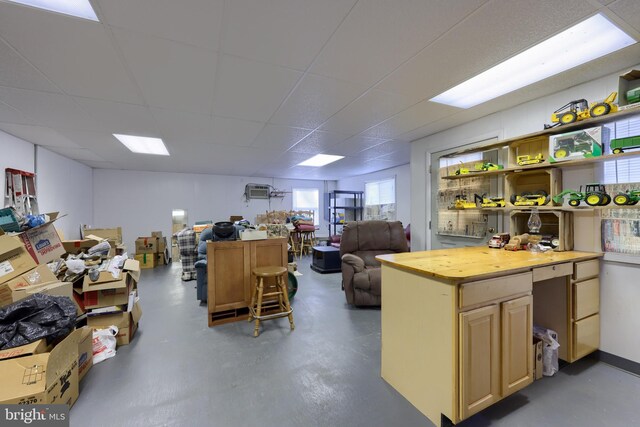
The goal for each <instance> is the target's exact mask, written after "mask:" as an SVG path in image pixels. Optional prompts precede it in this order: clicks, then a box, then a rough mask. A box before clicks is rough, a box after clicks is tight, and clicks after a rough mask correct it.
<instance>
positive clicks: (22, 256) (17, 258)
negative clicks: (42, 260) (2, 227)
mask: <svg viewBox="0 0 640 427" xmlns="http://www.w3.org/2000/svg"><path fill="white" fill-rule="evenodd" d="M36 266H37V264H36V262H35V261H34V260H33V258H32V257H31V255H29V253H28V252H27V250H26V248H25V247H24V244H23V243H22V242H21V241H20V240H19V239H18V238H16V237H13V236H6V235H5V236H0V283H4V282H8V281H9V280H11V279H13V278H15V277H18V276H20V275H21V274H24V273H26V272H27V271H29V270H31V269H33V268H35V267H36Z"/></svg>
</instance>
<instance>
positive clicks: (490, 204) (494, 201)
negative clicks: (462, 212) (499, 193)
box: [474, 193, 507, 208]
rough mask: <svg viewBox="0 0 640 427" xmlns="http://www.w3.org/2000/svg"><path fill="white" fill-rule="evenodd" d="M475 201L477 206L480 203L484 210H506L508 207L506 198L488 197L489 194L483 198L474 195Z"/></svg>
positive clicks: (485, 194)
mask: <svg viewBox="0 0 640 427" xmlns="http://www.w3.org/2000/svg"><path fill="white" fill-rule="evenodd" d="M474 200H475V202H476V204H478V203H480V207H482V208H504V207H505V206H506V205H507V204H506V203H505V201H504V197H487V193H484V194H483V195H482V196H478V195H477V194H474Z"/></svg>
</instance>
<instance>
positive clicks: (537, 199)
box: [509, 190, 550, 206]
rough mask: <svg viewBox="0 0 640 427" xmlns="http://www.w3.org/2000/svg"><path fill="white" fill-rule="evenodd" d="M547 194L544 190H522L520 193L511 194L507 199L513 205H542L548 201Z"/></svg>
mask: <svg viewBox="0 0 640 427" xmlns="http://www.w3.org/2000/svg"><path fill="white" fill-rule="evenodd" d="M549 200H550V198H549V195H548V194H547V192H546V191H544V190H539V191H536V192H535V193H529V192H524V193H522V194H521V195H517V194H512V195H511V198H510V199H509V201H510V202H511V204H512V205H514V206H543V205H546V204H547V203H549Z"/></svg>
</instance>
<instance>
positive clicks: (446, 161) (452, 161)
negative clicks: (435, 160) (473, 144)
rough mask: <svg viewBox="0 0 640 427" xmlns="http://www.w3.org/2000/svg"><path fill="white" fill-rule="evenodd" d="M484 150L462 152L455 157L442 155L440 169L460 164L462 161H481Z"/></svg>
mask: <svg viewBox="0 0 640 427" xmlns="http://www.w3.org/2000/svg"><path fill="white" fill-rule="evenodd" d="M481 161H482V152H480V151H479V152H477V153H469V154H462V155H457V156H453V157H440V169H442V168H449V167H450V166H458V167H459V166H460V163H468V162H481Z"/></svg>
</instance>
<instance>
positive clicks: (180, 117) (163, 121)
mask: <svg viewBox="0 0 640 427" xmlns="http://www.w3.org/2000/svg"><path fill="white" fill-rule="evenodd" d="M151 114H152V115H153V117H155V119H156V121H157V122H158V126H159V129H160V132H161V134H162V136H163V137H164V138H166V139H167V140H174V141H201V142H204V141H206V142H211V141H212V140H213V117H211V116H210V115H209V114H196V113H190V112H186V111H176V110H169V109H165V108H151Z"/></svg>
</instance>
